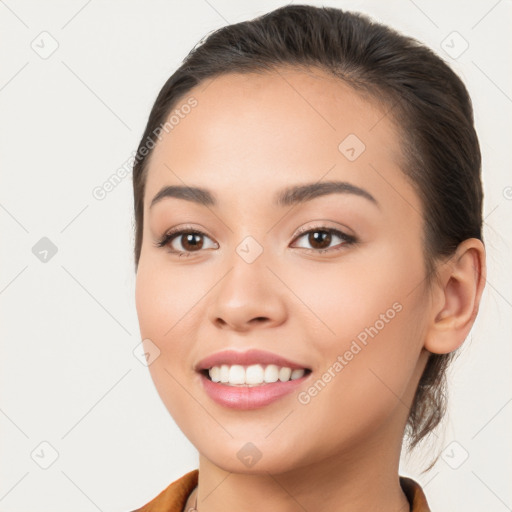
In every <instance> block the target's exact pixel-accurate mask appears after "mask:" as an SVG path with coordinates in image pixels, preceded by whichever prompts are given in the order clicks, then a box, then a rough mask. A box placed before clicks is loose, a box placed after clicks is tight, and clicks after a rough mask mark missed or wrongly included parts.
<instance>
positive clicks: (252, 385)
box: [198, 368, 311, 387]
mask: <svg viewBox="0 0 512 512" xmlns="http://www.w3.org/2000/svg"><path fill="white" fill-rule="evenodd" d="M198 373H200V374H201V375H204V376H205V377H206V378H207V379H208V380H209V381H210V382H214V381H213V380H212V378H211V377H210V370H209V369H208V368H205V369H203V370H199V371H198ZM310 373H311V370H310V369H309V368H304V375H303V377H307V376H308V375H309V374H310ZM276 382H280V381H279V380H278V381H276ZM284 382H289V381H284ZM217 384H225V385H228V386H235V387H236V386H239V387H255V386H266V385H268V384H274V382H260V383H258V384H230V383H229V382H217Z"/></svg>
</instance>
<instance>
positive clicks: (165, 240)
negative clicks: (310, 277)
mask: <svg viewBox="0 0 512 512" xmlns="http://www.w3.org/2000/svg"><path fill="white" fill-rule="evenodd" d="M316 232H322V233H330V234H333V235H336V236H338V237H339V238H341V239H342V240H343V242H342V243H341V245H340V246H339V247H337V248H336V247H334V248H333V247H331V248H328V249H307V248H304V247H299V249H302V250H304V251H307V252H309V253H317V254H319V253H324V252H333V251H339V250H341V249H343V248H345V247H347V246H350V245H354V244H355V243H357V241H358V240H357V238H356V237H354V236H352V235H347V234H345V233H343V232H342V231H340V230H338V229H334V228H329V227H327V226H318V227H314V228H311V229H308V230H307V231H301V232H300V233H299V234H298V235H297V236H296V237H295V238H294V239H293V241H295V240H297V239H299V238H302V237H303V236H305V235H308V234H309V233H316ZM184 234H190V235H202V236H205V237H207V238H210V237H209V236H208V235H207V234H206V233H203V232H202V231H199V230H197V229H193V228H186V227H185V228H176V229H173V230H171V231H168V232H167V233H165V234H164V235H163V236H162V237H161V238H160V240H158V241H157V242H155V243H154V245H155V246H156V247H159V248H163V247H165V246H169V244H170V242H172V241H173V240H174V239H175V238H179V236H180V235H184ZM168 249H169V250H168V252H169V253H171V254H179V255H180V256H181V255H183V254H187V255H190V254H194V253H195V252H201V251H200V250H199V251H176V250H174V249H170V248H168Z"/></svg>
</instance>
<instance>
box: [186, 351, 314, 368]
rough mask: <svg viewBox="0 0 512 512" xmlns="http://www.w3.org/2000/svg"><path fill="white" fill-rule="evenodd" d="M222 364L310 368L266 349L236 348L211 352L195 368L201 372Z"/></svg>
mask: <svg viewBox="0 0 512 512" xmlns="http://www.w3.org/2000/svg"><path fill="white" fill-rule="evenodd" d="M222 364H227V365H233V364H239V365H242V366H250V365H252V364H262V365H265V364H275V365H277V366H286V367H288V368H291V369H292V370H294V369H301V368H305V369H307V370H309V369H310V368H308V367H307V366H305V365H303V364H301V363H296V362H294V361H290V360H289V359H286V358H284V357H282V356H280V355H278V354H273V353H272V352H266V351H265V350H258V349H251V350H247V351H245V352H239V351H236V350H223V351H221V352H215V354H211V355H209V356H207V357H205V358H204V359H201V361H199V362H198V363H197V364H196V366H195V370H196V371H198V372H200V371H202V370H209V369H210V368H212V367H214V366H220V365H222Z"/></svg>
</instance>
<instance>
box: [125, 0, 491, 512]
mask: <svg viewBox="0 0 512 512" xmlns="http://www.w3.org/2000/svg"><path fill="white" fill-rule="evenodd" d="M480 167H481V158H480V150H479V143H478V138H477V135H476V133H475V129H474V126H473V113H472V106H471V101H470V98H469V96H468V93H467V90H466V88H465V86H464V85H463V83H462V82H461V80H460V79H459V78H458V77H457V75H456V74H455V73H454V72H453V71H452V70H451V69H450V68H449V67H448V66H447V65H446V64H445V63H444V62H443V61H442V60H441V59H440V58H439V57H437V56H436V55H435V54H434V53H433V52H432V51H431V50H429V49H427V48H426V47H424V46H422V45H421V44H419V43H418V42H417V41H415V40H413V39H410V38H407V37H404V36H402V35H400V34H398V33H396V32H395V31H393V30H391V29H390V28H388V27H386V26H383V25H380V24H376V23H373V22H371V21H370V20H369V19H368V18H366V17H365V16H363V15H360V14H356V13H350V12H344V11H342V10H340V9H334V8H317V7H312V6H306V5H294V6H286V7H281V8H279V9H276V10H275V11H272V12H270V13H268V14H266V15H264V16H262V17H259V18H257V19H254V20H252V21H247V22H243V23H238V24H235V25H229V26H227V27H224V28H222V29H219V30H217V31H215V32H214V33H212V34H210V35H209V36H208V37H207V38H206V39H205V40H204V41H202V42H201V44H200V45H199V46H198V47H196V48H194V50H193V51H192V52H191V53H190V54H189V55H188V56H187V58H186V59H185V61H184V62H183V63H182V65H181V67H180V68H179V69H178V70H177V71H176V72H175V73H174V74H173V75H172V76H171V77H170V78H169V80H168V81H167V83H166V84H165V85H164V86H163V88H162V90H161V92H160V94H159V95H158V98H157V99H156V102H155V105H154V106H153V109H152V111H151V114H150V116H149V120H148V123H147V126H146V130H145V133H144V135H143V137H142V140H141V142H140V145H139V148H138V153H137V158H136V162H135V165H134V173H133V185H134V204H135V222H136V224H135V229H136V237H135V268H136V272H137V278H136V305H137V314H138V319H139V324H140V330H141V334H142V338H143V339H144V344H145V348H146V353H147V355H148V362H149V363H150V366H149V368H150V372H151V375H152V378H153V381H154V383H155V385H156V388H157V390H158V392H159V394H160V396H161V398H162V400H163V402H164V404H165V405H166V407H167V409H168V410H169V412H170V414H171V415H172V417H173V418H174V420H175V421H176V423H177V425H178V426H179V427H180V428H181V430H182V431H183V432H184V434H185V435H186V436H187V438H188V439H189V440H190V441H191V442H192V444H194V446H196V447H197V449H198V452H199V468H198V469H196V470H194V471H192V472H189V473H187V474H186V475H184V476H183V477H182V478H180V479H179V480H177V481H175V482H173V483H172V484H171V485H169V487H167V489H165V490H164V491H162V492H161V493H160V495H158V496H157V497H156V498H154V499H153V500H151V501H150V502H149V503H148V504H146V505H145V506H143V507H142V508H139V509H138V510H139V511H144V512H149V511H156V510H158V511H163V510H165V511H182V510H183V511H185V510H187V511H188V510H198V511H200V512H209V511H219V510H243V511H252V510H261V509H264V510H272V511H277V512H279V511H295V510H310V511H312V510H320V509H321V510H324V511H330V510H333V511H334V510H340V509H341V508H342V509H343V510H344V511H349V512H352V511H361V510H379V511H381V512H387V511H398V510H402V511H405V510H412V511H414V512H420V511H421V512H425V511H429V510H430V509H429V506H428V503H427V499H426V497H425V494H424V492H423V490H422V488H421V486H420V485H419V484H418V483H417V482H416V481H415V480H413V479H411V478H406V477H404V476H400V475H399V474H398V468H399V459H400V453H401V448H402V444H403V440H404V438H405V439H407V443H408V446H407V448H408V449H409V450H412V449H413V448H414V447H415V446H416V445H417V444H418V443H419V442H420V441H421V440H423V439H424V438H426V437H427V436H428V435H429V434H431V433H432V432H433V431H434V429H435V427H436V426H438V424H439V423H440V421H441V419H442V417H443V413H444V411H445V408H446V404H445V401H444V395H445V371H446V368H447V366H448V364H449V362H450V361H451V359H452V357H453V355H454V353H455V351H456V350H457V349H458V348H459V347H460V346H461V344H462V343H463V342H464V340H465V338H466V337H467V335H468V333H469V331H470V329H471V327H472V325H473V323H474V320H475V316H476V314H477V312H478V307H479V303H480V298H481V295H482V291H483V287H484V283H485V249H484V245H483V242H482V232H481V226H482V213H481V212H482V185H481V180H480ZM434 462H435V461H434Z"/></svg>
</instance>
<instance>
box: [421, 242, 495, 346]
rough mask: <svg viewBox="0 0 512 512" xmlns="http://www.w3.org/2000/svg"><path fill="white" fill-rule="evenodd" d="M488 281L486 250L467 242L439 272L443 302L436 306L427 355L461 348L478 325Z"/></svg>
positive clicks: (430, 328) (439, 289)
mask: <svg viewBox="0 0 512 512" xmlns="http://www.w3.org/2000/svg"><path fill="white" fill-rule="evenodd" d="M485 278H486V264H485V247H484V245H483V243H482V241H481V240H478V239H476V238H468V239H467V240H464V242H461V243H460V244H459V246H458V247H457V250H456V252H455V254H453V255H452V256H451V257H450V258H449V259H448V261H447V262H446V263H444V264H443V267H442V268H441V269H440V270H439V280H438V281H437V283H436V284H435V285H434V286H436V287H437V288H438V289H437V290H436V292H437V294H436V295H437V296H438V297H439V298H440V300H438V301H437V303H434V304H433V307H434V308H436V309H435V310H434V311H432V313H433V314H432V322H431V324H430V325H429V327H428V331H427V334H426V339H425V348H426V349H427V350H428V351H430V352H433V353H435V354H447V353H449V352H453V351H454V350H456V349H457V348H459V347H460V346H461V345H462V343H463V342H464V340H465V339H466V337H467V336H468V334H469V332H470V330H471V327H472V326H473V323H474V321H475V318H476V314H477V312H478V308H479V305H480V299H481V296H482V292H483V289H484V286H485Z"/></svg>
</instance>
